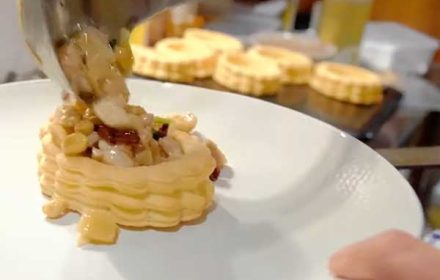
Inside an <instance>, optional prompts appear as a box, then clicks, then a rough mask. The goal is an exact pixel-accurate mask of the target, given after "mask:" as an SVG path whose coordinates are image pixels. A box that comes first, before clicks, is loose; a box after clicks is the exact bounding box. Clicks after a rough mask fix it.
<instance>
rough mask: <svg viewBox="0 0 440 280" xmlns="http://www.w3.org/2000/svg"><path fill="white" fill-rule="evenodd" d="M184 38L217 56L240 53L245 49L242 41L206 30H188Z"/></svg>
mask: <svg viewBox="0 0 440 280" xmlns="http://www.w3.org/2000/svg"><path fill="white" fill-rule="evenodd" d="M183 37H184V38H185V40H188V41H193V42H195V43H198V44H200V45H204V46H206V47H208V48H210V49H212V50H214V51H215V52H216V53H217V54H222V53H230V52H239V51H242V50H243V49H244V46H243V44H242V43H241V42H240V40H238V39H236V38H234V37H232V36H229V35H227V34H224V33H221V32H216V31H211V30H206V29H199V28H188V29H187V30H186V31H185V33H184V34H183Z"/></svg>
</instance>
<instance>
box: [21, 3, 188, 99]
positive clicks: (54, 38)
mask: <svg viewBox="0 0 440 280" xmlns="http://www.w3.org/2000/svg"><path fill="white" fill-rule="evenodd" d="M186 2H191V0H19V12H20V19H21V23H22V29H23V33H24V37H25V40H26V43H27V45H28V46H29V49H30V51H31V52H32V54H33V56H34V57H35V59H36V60H37V62H38V64H39V66H40V68H41V69H42V70H43V72H44V73H45V74H46V75H47V76H48V77H49V78H50V79H52V80H53V81H55V82H57V83H58V84H59V85H60V86H61V87H62V88H63V89H64V90H66V91H68V92H73V90H72V87H71V85H70V83H69V81H68V80H67V78H66V76H65V75H64V72H63V70H62V69H61V66H60V63H59V61H58V58H57V54H56V47H57V45H59V44H60V42H63V40H66V39H68V38H69V36H70V35H72V33H74V32H76V31H78V30H79V29H80V28H81V27H84V26H87V25H93V26H94V27H97V28H99V29H104V30H105V31H106V32H107V33H108V35H109V36H110V39H116V38H118V35H119V32H120V30H121V28H127V29H129V30H131V29H132V28H133V27H134V25H135V24H136V23H138V22H139V21H140V20H142V19H145V18H148V17H151V16H152V15H154V14H156V13H157V12H159V11H161V10H163V9H165V8H168V7H171V6H175V5H177V4H182V3H186Z"/></svg>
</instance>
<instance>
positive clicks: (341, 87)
mask: <svg viewBox="0 0 440 280" xmlns="http://www.w3.org/2000/svg"><path fill="white" fill-rule="evenodd" d="M310 86H311V87H312V88H313V89H314V90H316V91H317V92H319V93H321V94H323V95H325V96H328V97H331V98H333V99H337V100H340V101H345V102H348V103H353V104H358V105H372V104H376V103H379V102H381V101H382V99H383V86H382V82H381V79H380V77H379V76H378V75H376V74H375V73H374V72H371V71H369V70H366V69H364V68H361V67H357V66H351V65H345V64H338V63H332V62H321V63H319V64H318V65H317V66H316V67H315V71H314V74H313V77H312V79H311V81H310Z"/></svg>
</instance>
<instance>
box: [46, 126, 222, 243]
mask: <svg viewBox="0 0 440 280" xmlns="http://www.w3.org/2000/svg"><path fill="white" fill-rule="evenodd" d="M60 127H61V126H59V125H56V124H54V123H52V122H51V123H49V125H48V126H47V127H45V128H43V129H42V131H41V135H40V136H41V141H42V150H41V152H40V153H39V156H38V162H39V178H40V184H41V189H42V192H43V193H44V194H45V195H47V196H49V197H51V201H50V202H48V203H47V204H46V205H45V206H44V207H43V211H44V212H45V214H46V215H47V217H48V218H59V217H62V216H63V215H65V214H67V213H68V212H70V211H74V212H78V213H80V214H81V220H80V222H79V228H78V230H79V234H80V239H79V241H80V243H89V242H91V243H113V242H115V240H116V238H117V234H118V231H119V226H124V227H132V228H143V227H154V228H167V227H173V226H176V225H179V224H180V223H182V222H189V221H193V220H195V219H197V218H199V217H201V216H202V215H203V214H204V213H205V212H206V210H207V209H208V208H209V207H210V205H211V203H212V200H213V193H214V188H213V183H212V182H211V180H210V178H209V177H210V174H211V173H212V171H213V170H214V169H215V168H216V161H215V159H214V158H213V156H212V155H211V152H210V149H209V148H208V146H207V145H206V143H205V142H203V140H202V139H200V138H198V137H196V136H194V135H191V134H189V133H187V132H184V131H180V130H177V129H175V130H173V131H172V132H170V133H172V137H173V138H174V139H176V140H177V141H178V142H179V143H180V145H181V146H182V150H183V153H184V154H183V156H181V157H180V158H176V159H172V160H169V161H165V162H162V163H159V164H157V165H153V166H140V167H128V168H127V167H119V166H112V165H107V164H104V163H101V162H98V161H96V160H93V159H91V158H89V157H85V156H76V157H75V156H73V157H71V156H66V155H64V154H63V152H62V151H61V147H60V142H62V140H63V139H62V138H63V136H65V133H62V131H61V132H60ZM61 129H62V127H61Z"/></svg>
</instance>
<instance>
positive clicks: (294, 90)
mask: <svg viewBox="0 0 440 280" xmlns="http://www.w3.org/2000/svg"><path fill="white" fill-rule="evenodd" d="M193 85H196V86H200V87H204V88H209V89H216V90H223V91H230V90H228V89H226V88H224V87H223V86H221V85H219V84H218V83H216V82H215V81H213V80H211V79H207V80H198V81H196V82H194V83H193ZM402 96H403V95H402V93H400V92H399V91H397V90H395V89H393V88H385V90H384V99H383V101H382V102H381V103H380V104H377V105H373V106H359V105H353V104H349V103H345V102H341V101H337V100H334V99H331V98H329V97H326V96H324V95H321V94H319V93H317V92H316V91H314V90H313V89H312V88H310V87H309V86H284V87H283V88H282V89H281V91H280V92H279V93H278V94H277V95H274V96H268V97H267V96H266V97H256V98H259V99H262V100H266V101H268V102H271V103H275V104H278V105H281V106H284V107H287V108H291V109H294V110H297V111H299V112H302V113H304V114H307V115H309V116H312V117H314V118H317V119H319V120H322V121H324V122H326V123H329V124H331V125H333V126H336V127H338V128H340V129H341V130H343V131H345V132H347V133H349V134H350V135H352V136H353V137H356V138H358V139H359V140H362V141H368V140H371V139H373V138H374V136H375V135H376V133H377V132H378V131H379V129H380V128H381V127H382V125H383V124H384V123H385V122H386V121H387V120H388V119H389V118H390V117H391V116H392V115H393V113H394V112H395V111H396V110H397V108H398V106H399V103H400V101H401V99H402Z"/></svg>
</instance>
